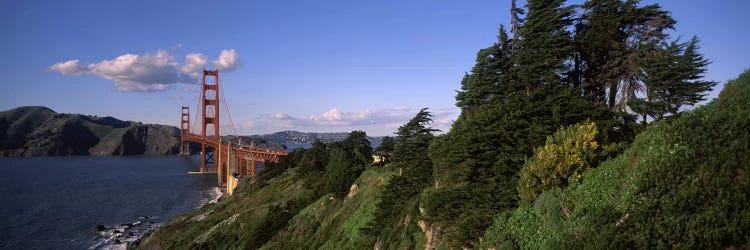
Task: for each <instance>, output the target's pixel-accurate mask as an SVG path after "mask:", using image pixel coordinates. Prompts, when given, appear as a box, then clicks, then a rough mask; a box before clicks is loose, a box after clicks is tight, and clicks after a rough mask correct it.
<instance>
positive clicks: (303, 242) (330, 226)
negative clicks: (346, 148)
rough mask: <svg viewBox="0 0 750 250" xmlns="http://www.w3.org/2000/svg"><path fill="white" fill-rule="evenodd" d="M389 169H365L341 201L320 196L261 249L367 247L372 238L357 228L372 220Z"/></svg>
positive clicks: (372, 241) (370, 243)
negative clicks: (348, 195) (355, 187)
mask: <svg viewBox="0 0 750 250" xmlns="http://www.w3.org/2000/svg"><path fill="white" fill-rule="evenodd" d="M393 174H394V173H393V172H392V171H387V170H383V169H374V170H368V171H365V172H364V173H362V175H361V176H360V177H359V179H357V181H355V185H357V192H356V194H354V195H353V196H352V192H350V197H348V198H346V199H344V200H341V199H335V198H332V197H331V196H330V195H325V196H323V197H320V199H318V200H317V201H315V202H313V203H312V204H310V205H309V206H307V207H306V208H305V209H303V210H302V211H300V212H299V213H298V214H297V215H295V216H294V217H293V218H292V219H291V220H290V221H289V225H288V227H287V228H286V229H284V230H283V231H282V232H280V233H279V234H277V235H276V236H275V237H274V238H273V239H272V240H271V241H269V242H268V243H267V244H265V245H264V246H263V247H262V248H261V249H367V248H372V245H373V244H374V242H375V239H374V238H372V237H368V236H366V235H363V234H362V233H361V232H360V229H361V228H363V227H364V226H365V225H366V224H367V223H368V222H369V221H370V220H372V219H373V216H374V212H375V206H376V204H377V201H376V200H377V198H378V196H379V195H380V193H381V192H382V190H383V188H384V187H385V186H386V184H387V183H388V180H390V178H391V177H392V176H393Z"/></svg>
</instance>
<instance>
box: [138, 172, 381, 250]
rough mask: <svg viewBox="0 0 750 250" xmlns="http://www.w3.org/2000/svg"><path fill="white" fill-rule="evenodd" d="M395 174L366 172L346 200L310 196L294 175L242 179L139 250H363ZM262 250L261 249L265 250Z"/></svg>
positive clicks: (368, 244) (170, 224) (171, 223)
mask: <svg viewBox="0 0 750 250" xmlns="http://www.w3.org/2000/svg"><path fill="white" fill-rule="evenodd" d="M393 174H394V173H393V171H390V170H383V169H373V170H368V171H365V172H364V173H363V174H362V175H361V176H360V178H359V179H357V181H356V182H355V184H356V185H357V187H358V191H357V192H356V194H355V195H353V196H352V197H351V198H347V199H345V200H340V199H331V198H330V197H331V196H330V195H324V196H323V197H320V198H319V199H318V200H317V201H313V200H312V199H314V198H313V197H312V195H313V193H312V190H309V189H307V188H306V185H305V183H304V181H302V180H300V179H304V178H298V176H296V174H295V169H290V170H289V171H287V172H285V173H284V174H281V175H279V176H277V177H274V178H271V179H270V180H269V181H268V182H266V183H251V182H250V181H249V180H251V179H246V180H245V181H243V183H242V184H241V185H240V187H239V188H238V191H237V192H235V194H234V195H233V196H231V197H229V198H228V199H226V200H223V201H221V202H219V203H217V204H215V205H209V206H206V207H204V208H202V209H200V210H198V211H195V212H193V213H190V214H186V215H183V216H179V217H176V218H173V219H172V220H170V221H169V222H168V223H166V225H165V226H163V227H161V228H160V229H158V230H157V231H155V232H154V233H153V234H152V235H151V236H150V237H148V238H147V239H145V240H144V242H143V243H142V244H141V245H140V248H143V249H195V248H210V249H216V248H220V249H256V248H259V247H261V246H263V248H264V249H318V248H322V249H342V248H345V249H352V248H354V249H362V248H371V247H372V245H373V244H374V241H375V240H374V239H372V238H370V237H366V236H364V235H363V234H361V233H360V228H362V227H364V226H365V225H366V224H367V223H368V222H369V221H370V220H372V218H373V213H374V210H375V205H376V204H377V202H376V199H377V197H378V196H379V195H380V192H382V189H383V188H384V187H385V185H386V184H387V182H388V180H389V179H390V178H391V177H392V176H393ZM264 244H265V245H264Z"/></svg>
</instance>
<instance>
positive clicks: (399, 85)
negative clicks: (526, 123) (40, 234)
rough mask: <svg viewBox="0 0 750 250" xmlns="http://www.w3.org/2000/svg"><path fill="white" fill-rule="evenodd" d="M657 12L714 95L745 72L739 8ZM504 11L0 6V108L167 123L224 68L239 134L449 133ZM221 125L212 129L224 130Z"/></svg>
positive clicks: (436, 6) (330, 4) (366, 5)
mask: <svg viewBox="0 0 750 250" xmlns="http://www.w3.org/2000/svg"><path fill="white" fill-rule="evenodd" d="M654 2H656V1H644V3H654ZM572 3H575V1H573V2H572ZM659 3H660V4H661V5H662V6H663V8H664V9H666V10H668V11H671V12H672V15H673V17H674V18H675V19H676V20H677V21H678V24H677V29H676V31H675V32H673V36H675V37H676V36H682V37H684V38H685V39H688V38H689V37H690V36H692V35H697V36H698V37H699V38H700V39H701V40H702V50H701V51H702V52H703V53H704V55H705V56H706V57H707V58H708V59H709V60H711V61H712V62H713V64H711V65H710V66H709V68H708V73H707V75H706V77H707V78H708V79H711V80H715V81H719V82H720V86H718V87H717V90H716V91H714V93H712V97H713V96H716V93H718V90H720V89H721V85H722V84H723V83H724V82H726V80H729V79H732V78H734V77H736V76H737V75H738V74H739V73H741V72H742V71H743V70H745V69H746V68H748V67H750V49H748V45H747V44H748V41H750V32H747V31H748V28H747V27H748V25H750V15H747V13H746V10H748V9H750V2H747V1H740V0H734V1H706V0H695V1H661V2H659ZM509 7H510V1H509V0H503V1H485V0H481V1H479V0H477V1H455V0H451V1H447V0H446V1H443V0H437V1H436V0H429V1H428V0H407V1H403V0H401V1H397V0H392V1H391V0H388V1H338V0H336V1H323V0H321V1H219V2H212V3H208V2H206V1H175V2H168V1H128V2H125V1H75V2H69V1H46V2H41V1H2V2H0V24H1V25H2V29H0V41H2V46H0V58H1V59H0V93H2V98H0V110H6V109H10V108H14V107H17V106H25V105H42V106H47V107H50V108H52V109H54V110H55V111H58V112H64V113H82V114H92V115H100V116H114V117H118V118H120V119H126V120H134V121H142V122H147V123H161V124H170V125H178V123H179V112H180V106H183V105H189V106H191V109H192V111H193V114H195V112H196V111H197V103H198V96H199V92H198V91H197V90H198V89H199V87H200V86H199V85H197V84H196V83H197V81H196V80H194V78H193V77H194V76H195V75H194V73H195V72H196V70H197V69H200V67H202V66H207V67H218V68H220V69H221V70H222V72H221V80H222V82H221V83H222V87H223V89H224V93H225V94H226V99H227V100H228V104H229V107H230V109H231V115H232V118H233V120H234V124H235V128H236V130H237V131H238V133H240V134H262V133H271V132H276V131H281V130H290V129H291V130H300V131H315V132H332V131H351V130H355V129H361V130H365V131H367V132H368V134H370V135H390V134H392V133H393V131H395V128H396V127H398V126H399V125H401V124H403V123H404V122H406V121H407V120H408V119H409V118H411V117H412V116H413V115H414V114H415V113H416V112H417V111H418V110H419V109H420V108H423V107H429V108H430V109H431V110H432V111H433V113H435V115H436V116H435V126H436V127H438V128H440V129H443V130H447V129H448V128H449V127H450V123H451V121H452V120H453V119H455V117H456V116H457V115H458V110H457V109H456V108H455V106H454V103H455V100H454V96H455V90H457V89H459V87H460V79H461V77H462V76H463V74H464V72H466V71H469V70H470V68H471V66H472V65H473V63H474V57H475V54H476V52H477V50H478V49H480V48H484V47H487V46H489V45H490V44H492V42H494V41H495V39H496V38H495V37H496V34H497V29H498V27H499V25H500V24H506V25H507V24H508V20H509V17H508V9H509ZM74 60H78V61H74ZM66 62H67V63H66ZM64 63H65V64H64ZM53 69H54V70H53ZM191 74H192V75H191ZM223 108H224V107H223V106H222V109H223ZM222 116H223V117H224V118H226V117H227V115H226V113H222ZM224 118H223V119H222V121H221V122H222V124H223V126H222V134H230V133H233V132H232V131H233V129H232V128H231V126H229V125H228V124H229V123H228V122H227V121H228V120H227V119H224Z"/></svg>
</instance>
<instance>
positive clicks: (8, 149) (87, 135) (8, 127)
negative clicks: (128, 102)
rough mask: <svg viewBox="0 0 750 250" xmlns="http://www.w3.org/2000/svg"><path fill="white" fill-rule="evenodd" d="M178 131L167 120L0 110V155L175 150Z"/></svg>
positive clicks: (45, 110) (27, 109)
mask: <svg viewBox="0 0 750 250" xmlns="http://www.w3.org/2000/svg"><path fill="white" fill-rule="evenodd" d="M179 136H180V131H179V130H178V129H177V128H176V127H172V126H166V125H158V124H142V123H139V122H132V121H122V120H119V119H116V118H113V117H97V116H87V115H80V114H61V113H57V112H55V111H53V110H51V109H49V108H46V107H38V106H36V107H19V108H15V109H11V110H7V111H3V112H0V156H64V155H99V156H104V155H142V154H146V155H168V154H176V153H177V152H178V150H179V142H180V140H179Z"/></svg>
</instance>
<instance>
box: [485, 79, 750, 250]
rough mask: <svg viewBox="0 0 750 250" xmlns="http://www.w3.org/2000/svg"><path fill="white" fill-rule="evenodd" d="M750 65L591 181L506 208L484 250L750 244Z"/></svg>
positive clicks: (651, 130)
mask: <svg viewBox="0 0 750 250" xmlns="http://www.w3.org/2000/svg"><path fill="white" fill-rule="evenodd" d="M749 190H750V71H746V72H745V73H743V74H742V75H740V77H739V78H738V79H736V80H733V81H730V82H729V83H728V84H727V85H726V87H725V88H724V90H723V91H722V92H721V94H720V96H719V99H718V100H715V101H713V102H711V103H710V104H708V105H706V106H704V107H700V108H698V109H695V110H693V111H691V112H686V113H684V114H683V115H682V116H681V117H678V118H675V119H673V120H664V121H660V122H657V123H656V124H653V125H651V126H649V127H648V128H647V129H646V130H645V131H644V132H643V133H641V134H639V135H638V137H637V138H636V139H635V141H634V142H633V144H632V146H631V147H629V148H628V149H627V150H626V151H625V152H624V153H623V154H622V155H620V156H618V157H616V158H614V159H611V160H608V161H605V162H603V163H602V164H601V165H600V166H599V167H598V168H595V169H592V170H590V171H588V172H586V173H585V174H584V176H583V181H582V182H581V183H580V184H577V185H571V186H569V187H567V188H565V189H562V190H560V189H557V190H551V191H547V192H544V193H542V194H541V195H540V196H539V198H537V199H536V200H535V201H534V202H533V204H531V205H529V206H522V207H520V208H518V209H516V210H514V211H512V212H506V213H502V214H500V215H499V216H498V217H497V219H496V220H495V223H494V224H493V225H492V227H491V228H489V229H488V230H487V231H486V232H485V236H484V242H483V244H482V248H485V249H490V248H497V249H513V248H518V249H582V248H586V249H611V248H639V249H653V248H680V249H683V248H684V249H687V248H693V249H717V248H735V249H746V248H747V247H749V246H750V245H748V244H749V243H750V234H748V233H747V232H749V231H750V221H749V220H747V218H750V198H748V191H749Z"/></svg>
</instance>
